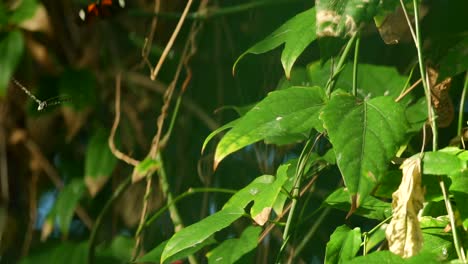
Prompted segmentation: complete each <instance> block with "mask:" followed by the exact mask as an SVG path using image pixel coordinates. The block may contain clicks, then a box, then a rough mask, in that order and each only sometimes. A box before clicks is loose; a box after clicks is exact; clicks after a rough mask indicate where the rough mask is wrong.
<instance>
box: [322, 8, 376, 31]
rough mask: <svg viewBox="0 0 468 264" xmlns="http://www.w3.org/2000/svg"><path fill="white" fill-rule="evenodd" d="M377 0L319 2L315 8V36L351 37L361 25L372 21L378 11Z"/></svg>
mask: <svg viewBox="0 0 468 264" xmlns="http://www.w3.org/2000/svg"><path fill="white" fill-rule="evenodd" d="M380 3H381V1H379V0H370V1H362V0H320V1H317V2H316V4H315V5H316V8H317V36H318V37H324V36H329V37H344V36H352V35H354V34H356V32H357V31H358V30H359V27H360V26H361V24H363V23H366V22H369V21H371V20H372V18H373V16H375V15H376V14H377V12H378V11H379V7H380Z"/></svg>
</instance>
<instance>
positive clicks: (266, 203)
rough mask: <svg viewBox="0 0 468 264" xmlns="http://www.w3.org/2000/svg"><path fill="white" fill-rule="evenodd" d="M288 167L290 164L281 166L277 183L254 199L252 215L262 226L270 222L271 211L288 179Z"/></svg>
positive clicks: (277, 175)
mask: <svg viewBox="0 0 468 264" xmlns="http://www.w3.org/2000/svg"><path fill="white" fill-rule="evenodd" d="M288 167H289V164H287V165H282V166H280V167H279V168H278V172H277V174H276V179H275V181H274V182H273V183H272V184H270V186H269V187H268V188H266V189H265V190H263V191H262V192H261V193H260V194H259V195H257V197H255V199H254V201H255V203H254V205H253V206H252V208H251V209H250V215H251V216H252V219H254V221H255V222H256V223H257V224H258V225H260V226H263V225H264V224H265V223H266V222H267V221H268V219H269V216H270V212H271V209H272V208H273V205H274V203H275V201H276V199H277V198H278V195H279V193H280V191H281V188H282V187H283V184H284V183H285V182H286V180H287V179H288V177H287V173H286V172H287V171H288Z"/></svg>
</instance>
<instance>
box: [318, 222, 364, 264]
mask: <svg viewBox="0 0 468 264" xmlns="http://www.w3.org/2000/svg"><path fill="white" fill-rule="evenodd" d="M360 247H361V229H360V228H358V227H356V228H354V229H353V230H351V229H350V228H349V227H347V226H346V225H342V226H339V227H337V228H336V229H335V231H334V232H333V234H332V235H331V236H330V241H328V243H327V249H326V252H325V263H327V264H328V263H330V264H334V263H341V262H342V261H346V260H350V259H352V258H353V257H354V256H355V255H356V253H357V252H358V250H359V248H360Z"/></svg>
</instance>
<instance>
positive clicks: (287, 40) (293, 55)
mask: <svg viewBox="0 0 468 264" xmlns="http://www.w3.org/2000/svg"><path fill="white" fill-rule="evenodd" d="M315 38H316V35H315V8H311V9H309V10H307V11H305V12H302V13H300V14H298V15H296V16H295V17H293V18H292V19H290V20H289V21H287V22H286V23H284V24H283V25H282V26H281V27H279V28H278V29H277V30H275V31H274V32H273V33H271V34H270V35H269V36H268V37H266V38H265V39H264V40H262V41H260V42H258V43H256V44H255V45H254V46H252V47H251V48H249V49H248V50H247V51H245V52H244V53H242V55H241V56H240V57H239V58H238V59H237V60H236V62H235V63H234V66H233V72H234V71H235V68H236V65H237V63H238V62H239V61H240V60H241V59H242V58H243V57H244V56H245V55H247V54H249V53H252V54H261V53H265V52H267V51H270V50H272V49H274V48H276V47H278V46H280V45H281V44H283V43H284V44H285V46H284V49H283V53H282V54H281V63H282V64H283V69H284V72H285V74H286V78H288V79H289V77H290V73H291V68H292V66H293V65H294V62H295V61H296V60H297V58H298V57H299V55H301V53H302V52H303V51H304V50H305V48H307V46H309V44H310V43H311V42H312V41H314V40H315Z"/></svg>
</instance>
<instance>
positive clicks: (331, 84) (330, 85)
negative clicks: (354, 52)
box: [326, 34, 357, 96]
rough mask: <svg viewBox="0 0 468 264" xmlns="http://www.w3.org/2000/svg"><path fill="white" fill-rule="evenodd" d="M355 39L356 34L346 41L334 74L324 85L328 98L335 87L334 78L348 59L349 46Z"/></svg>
mask: <svg viewBox="0 0 468 264" xmlns="http://www.w3.org/2000/svg"><path fill="white" fill-rule="evenodd" d="M356 37H357V34H354V35H353V36H352V37H351V38H350V39H349V41H348V43H347V44H346V47H345V49H344V51H343V53H342V54H341V57H340V60H339V61H338V64H337V65H336V67H335V68H334V72H333V75H332V77H331V78H330V79H329V80H328V83H327V85H326V87H327V95H328V96H330V94H331V92H332V90H333V87H334V86H335V82H336V78H337V77H338V75H339V74H340V72H341V70H342V69H343V66H344V63H345V60H346V58H347V57H348V54H349V51H350V50H351V46H352V45H353V43H354V41H355V40H356Z"/></svg>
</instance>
